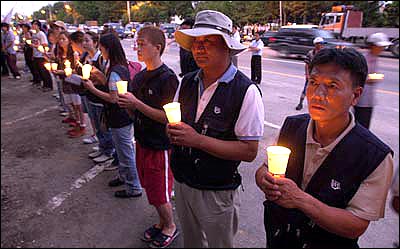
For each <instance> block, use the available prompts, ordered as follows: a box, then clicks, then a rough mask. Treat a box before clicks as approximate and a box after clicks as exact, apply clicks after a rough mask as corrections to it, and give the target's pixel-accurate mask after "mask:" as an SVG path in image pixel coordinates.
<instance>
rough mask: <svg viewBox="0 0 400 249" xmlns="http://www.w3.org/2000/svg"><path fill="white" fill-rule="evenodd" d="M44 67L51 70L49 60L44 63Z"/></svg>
mask: <svg viewBox="0 0 400 249" xmlns="http://www.w3.org/2000/svg"><path fill="white" fill-rule="evenodd" d="M44 67H45V68H46V69H47V70H48V71H51V63H50V62H46V63H44Z"/></svg>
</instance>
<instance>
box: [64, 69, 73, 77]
mask: <svg viewBox="0 0 400 249" xmlns="http://www.w3.org/2000/svg"><path fill="white" fill-rule="evenodd" d="M64 72H65V76H67V77H69V76H71V74H72V68H70V67H67V68H65V69H64Z"/></svg>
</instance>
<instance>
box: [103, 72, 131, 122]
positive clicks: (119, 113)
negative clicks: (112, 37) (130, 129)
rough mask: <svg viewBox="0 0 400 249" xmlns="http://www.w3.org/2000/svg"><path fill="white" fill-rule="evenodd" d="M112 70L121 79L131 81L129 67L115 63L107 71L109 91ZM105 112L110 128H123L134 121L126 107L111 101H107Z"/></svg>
mask: <svg viewBox="0 0 400 249" xmlns="http://www.w3.org/2000/svg"><path fill="white" fill-rule="evenodd" d="M111 72H115V73H117V74H118V75H119V77H121V80H126V81H129V71H128V68H126V67H124V66H121V65H115V66H113V67H112V68H110V69H109V71H108V73H107V89H106V90H107V92H109V88H108V82H109V80H110V75H111ZM105 103H106V104H105V105H104V112H105V115H106V120H107V125H108V127H110V128H122V127H125V126H127V125H129V124H131V123H132V120H131V118H130V117H129V114H128V113H127V111H126V109H124V108H121V107H119V105H118V104H113V103H109V102H105Z"/></svg>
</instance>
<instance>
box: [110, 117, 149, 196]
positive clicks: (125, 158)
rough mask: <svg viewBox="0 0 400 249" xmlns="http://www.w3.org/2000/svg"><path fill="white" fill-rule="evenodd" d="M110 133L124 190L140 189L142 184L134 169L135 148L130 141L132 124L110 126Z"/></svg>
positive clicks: (130, 192)
mask: <svg viewBox="0 0 400 249" xmlns="http://www.w3.org/2000/svg"><path fill="white" fill-rule="evenodd" d="M111 133H112V138H113V142H114V145H115V150H116V151H117V155H118V160H119V165H118V172H119V178H120V180H122V181H124V182H125V187H126V192H127V193H128V194H132V193H133V192H134V191H135V192H136V191H141V190H142V186H141V185H140V181H139V175H138V172H137V169H136V160H135V148H134V146H133V143H132V138H133V126H132V124H130V125H127V126H125V127H122V128H111Z"/></svg>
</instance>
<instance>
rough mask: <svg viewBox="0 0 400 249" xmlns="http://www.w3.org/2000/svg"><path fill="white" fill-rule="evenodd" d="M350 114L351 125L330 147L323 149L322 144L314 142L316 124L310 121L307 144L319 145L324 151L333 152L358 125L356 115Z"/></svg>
mask: <svg viewBox="0 0 400 249" xmlns="http://www.w3.org/2000/svg"><path fill="white" fill-rule="evenodd" d="M349 113H350V123H349V125H348V126H347V128H346V129H345V130H344V131H343V132H342V133H341V134H340V135H339V136H338V137H337V138H336V139H335V140H334V141H333V142H332V143H330V144H329V145H327V146H325V147H323V148H322V146H321V144H320V143H318V142H317V141H315V140H314V137H313V133H314V125H315V122H314V120H312V119H311V120H310V122H309V123H308V127H307V135H306V144H315V145H318V146H319V147H320V148H322V149H323V150H326V151H327V152H331V151H332V150H333V148H335V146H336V145H337V144H338V143H339V142H340V141H341V140H342V139H343V138H344V137H345V136H346V135H347V134H348V133H349V132H350V131H351V129H353V128H354V126H355V125H356V122H355V120H354V114H353V113H352V112H349Z"/></svg>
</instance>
